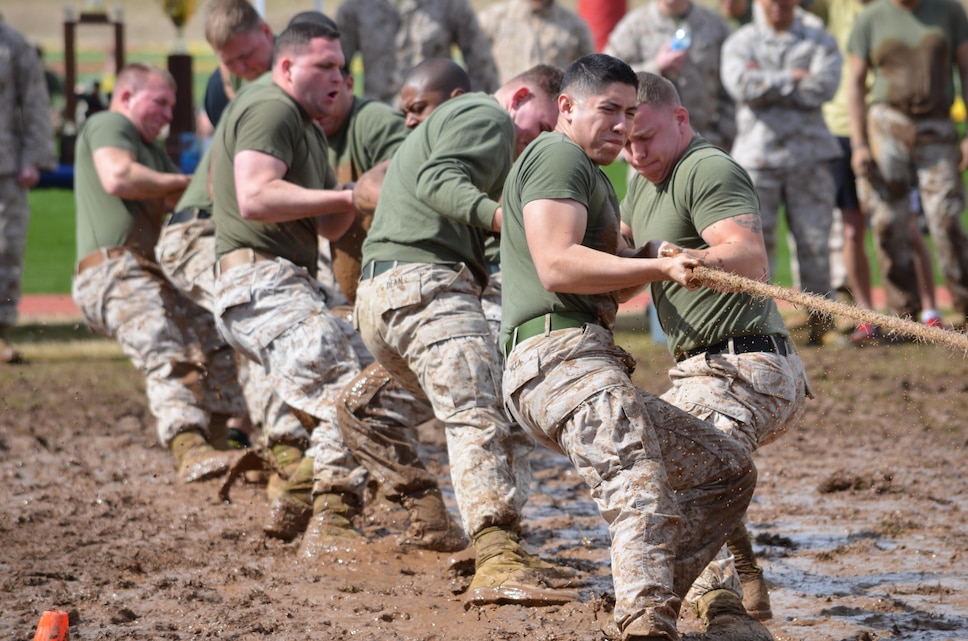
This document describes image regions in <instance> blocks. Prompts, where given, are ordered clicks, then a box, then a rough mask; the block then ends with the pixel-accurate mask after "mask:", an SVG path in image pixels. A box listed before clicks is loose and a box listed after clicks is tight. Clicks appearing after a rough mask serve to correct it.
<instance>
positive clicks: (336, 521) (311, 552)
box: [299, 493, 366, 559]
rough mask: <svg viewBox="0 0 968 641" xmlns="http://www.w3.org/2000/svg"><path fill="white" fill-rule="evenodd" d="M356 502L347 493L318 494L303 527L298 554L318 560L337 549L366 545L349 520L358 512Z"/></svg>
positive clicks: (356, 499)
mask: <svg viewBox="0 0 968 641" xmlns="http://www.w3.org/2000/svg"><path fill="white" fill-rule="evenodd" d="M360 507H361V506H360V501H359V499H358V498H357V497H356V496H354V495H352V494H347V493H342V494H338V493H333V494H320V495H318V496H317V497H316V498H315V499H313V518H312V520H311V521H310V522H309V526H308V527H307V528H306V535H305V536H304V537H303V542H302V546H301V547H300V549H299V555H300V556H302V557H304V558H307V559H315V558H320V557H322V556H323V555H324V554H330V553H332V552H335V551H337V550H340V549H343V548H346V547H353V546H355V545H358V544H360V543H365V542H366V537H364V536H363V534H362V533H361V532H360V531H359V530H357V529H356V528H355V527H353V517H354V516H356V515H358V514H359V513H360Z"/></svg>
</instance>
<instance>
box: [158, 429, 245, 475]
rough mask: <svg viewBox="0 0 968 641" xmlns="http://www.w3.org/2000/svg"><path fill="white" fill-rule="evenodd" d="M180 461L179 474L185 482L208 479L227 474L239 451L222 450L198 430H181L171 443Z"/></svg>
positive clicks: (172, 451)
mask: <svg viewBox="0 0 968 641" xmlns="http://www.w3.org/2000/svg"><path fill="white" fill-rule="evenodd" d="M169 448H170V449H171V453H172V454H174V455H175V461H177V463H178V476H179V478H181V480H182V481H184V482H185V483H193V482H195V481H207V480H209V479H213V478H216V477H219V476H222V475H224V474H226V473H227V472H228V471H229V468H230V467H231V466H232V463H233V461H234V460H235V459H236V458H238V453H237V452H222V451H219V450H216V449H215V448H214V447H212V446H211V445H210V444H209V443H208V441H207V440H205V437H204V436H202V433H201V432H199V431H197V430H187V431H184V432H179V433H178V434H177V435H176V436H175V438H173V439H172V441H171V444H170V445H169Z"/></svg>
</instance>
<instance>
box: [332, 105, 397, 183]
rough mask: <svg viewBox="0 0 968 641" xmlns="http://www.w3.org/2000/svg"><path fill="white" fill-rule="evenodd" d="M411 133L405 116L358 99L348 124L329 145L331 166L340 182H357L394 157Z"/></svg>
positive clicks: (335, 134) (334, 136)
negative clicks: (362, 176)
mask: <svg viewBox="0 0 968 641" xmlns="http://www.w3.org/2000/svg"><path fill="white" fill-rule="evenodd" d="M407 133H409V130H408V129H407V126H406V124H405V120H404V118H403V113H402V112H401V111H400V110H398V109H393V108H392V107H390V106H389V105H387V104H384V103H382V102H378V101H376V100H367V99H364V98H359V97H354V98H353V106H352V108H351V109H350V113H349V115H348V116H347V118H346V122H344V123H343V126H342V127H340V128H339V130H338V131H336V132H335V133H334V134H333V135H331V136H327V140H328V142H329V164H330V165H331V166H332V167H333V171H334V172H335V173H336V179H337V180H338V181H339V182H340V183H341V184H345V183H348V182H353V181H355V180H356V179H358V178H359V177H360V176H361V175H363V174H364V173H366V172H368V171H369V170H371V169H373V167H375V166H376V165H379V164H380V163H381V162H383V161H384V160H387V159H389V158H390V157H391V156H393V153H394V152H395V151H396V150H397V147H399V146H400V144H401V143H402V142H403V141H404V139H405V138H406V137H407Z"/></svg>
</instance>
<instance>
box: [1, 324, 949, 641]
mask: <svg viewBox="0 0 968 641" xmlns="http://www.w3.org/2000/svg"><path fill="white" fill-rule="evenodd" d="M15 337H16V338H18V339H19V340H20V341H21V344H22V345H24V348H25V351H26V352H27V355H28V357H30V359H31V363H30V364H28V365H24V366H19V367H16V368H4V369H2V370H0V483H2V487H3V492H2V494H0V638H2V639H13V640H21V639H23V640H29V639H31V638H33V632H34V629H35V627H36V625H37V622H38V620H39V618H40V615H41V613H42V612H43V611H44V610H47V609H55V608H56V609H62V610H66V611H68V612H69V613H70V617H71V638H72V639H75V640H76V639H98V640H102V639H103V640H112V641H113V640H116V639H136V640H137V639H172V640H175V639H179V640H181V639H272V640H283V639H285V640H288V639H327V640H330V639H332V640H350V639H354V640H359V641H375V640H385V639H401V640H408V641H409V640H421V641H431V640H438V639H440V640H442V639H464V640H468V641H484V640H488V641H490V640H494V639H498V640H505V639H506V640H512V639H534V640H537V641H592V640H598V639H603V638H604V636H603V633H602V628H603V627H604V625H605V623H606V620H607V617H608V614H609V611H610V609H611V603H612V601H611V595H612V590H611V580H610V578H609V568H608V553H607V548H608V538H607V531H606V529H605V527H604V525H603V522H602V521H601V519H600V518H599V517H598V515H597V514H596V511H595V508H594V506H593V504H592V502H591V501H590V499H589V495H588V492H587V490H586V489H585V487H583V485H582V483H581V481H580V480H579V479H578V478H577V476H576V475H575V474H574V473H573V472H572V471H571V469H570V467H569V465H568V463H567V462H566V461H565V460H564V459H563V458H561V457H560V456H557V455H554V454H552V453H550V452H548V451H546V450H542V449H538V450H537V451H536V453H535V455H534V457H533V464H534V471H535V485H534V487H533V492H532V499H531V501H530V503H529V505H528V507H527V512H526V515H527V521H526V522H527V527H528V530H527V533H526V542H527V544H528V545H529V546H530V547H531V548H533V549H535V550H538V551H540V552H541V554H542V555H544V556H545V557H548V558H551V559H555V560H557V561H558V562H560V563H562V564H567V565H570V566H572V567H574V568H577V569H578V570H580V571H581V572H582V574H583V576H584V578H585V583H584V585H583V587H582V589H581V601H580V602H578V603H575V604H571V605H566V606H560V607H551V608H521V607H516V606H504V607H488V608H484V609H472V610H470V611H465V610H464V608H463V607H462V605H461V602H460V592H461V591H462V590H463V589H464V588H465V587H466V584H467V582H468V580H469V578H468V577H467V576H466V574H461V572H460V571H459V570H454V569H452V565H453V564H452V561H453V560H454V557H455V555H447V554H435V553H414V552H406V553H405V552H403V551H402V550H400V549H399V548H397V547H396V544H395V534H396V533H397V532H398V531H399V529H400V527H401V523H400V521H401V516H402V514H401V513H400V512H399V511H397V510H395V509H393V508H392V507H390V506H388V505H386V504H385V503H377V504H375V505H371V506H370V507H368V509H367V511H366V514H365V518H364V519H363V520H362V521H361V522H360V525H361V526H362V527H363V528H364V529H365V531H366V532H367V534H368V535H369V536H370V537H371V539H372V542H371V543H370V544H369V545H367V546H366V547H365V548H364V549H360V550H355V551H348V552H339V553H334V554H333V555H332V556H331V557H329V558H324V559H321V560H317V561H314V562H305V561H302V560H300V559H299V558H298V556H297V550H298V545H299V541H298V540H297V541H295V542H293V543H290V544H283V543H280V542H278V541H274V540H267V539H265V538H264V537H263V535H262V524H263V521H264V520H265V517H266V513H267V505H266V500H265V498H264V493H263V492H262V491H261V490H260V489H258V488H256V487H254V486H241V487H236V488H235V489H234V492H233V495H232V498H233V502H232V503H231V504H222V503H220V502H219V500H218V497H217V484H216V483H203V484H198V485H183V484H181V483H180V482H179V481H178V479H177V477H176V474H175V470H174V467H173V464H172V458H171V456H170V454H169V453H168V452H167V451H165V450H163V449H162V448H161V447H159V445H158V443H157V442H156V439H155V437H154V428H153V424H152V420H151V417H150V415H149V414H148V412H147V409H146V406H145V399H144V397H143V384H142V381H141V377H140V375H138V374H137V373H136V372H135V371H134V370H133V369H132V367H131V366H130V365H129V364H128V363H127V362H126V361H125V360H124V359H123V358H122V357H120V355H119V353H118V352H117V350H116V349H115V348H114V347H113V346H112V345H110V344H108V343H105V342H103V341H100V340H98V339H93V338H91V337H88V336H87V335H86V333H85V332H84V331H83V330H75V329H73V328H72V327H71V326H70V325H69V324H68V325H64V326H29V325H28V326H22V327H20V328H19V329H18V334H17V335H15ZM646 337H647V333H645V332H644V331H641V330H639V331H638V332H635V333H622V334H621V335H620V338H621V342H622V343H623V344H625V345H628V346H629V347H630V348H631V349H632V350H633V351H634V353H635V354H636V355H637V356H638V358H639V362H640V367H639V372H638V373H637V376H638V380H639V382H640V384H642V385H643V386H644V387H646V388H647V389H650V390H652V391H654V392H661V391H662V390H664V389H665V387H666V386H667V379H666V376H665V371H666V369H667V368H668V366H669V364H670V358H669V356H668V355H667V354H666V353H665V351H664V349H663V348H659V347H655V346H653V345H651V343H650V342H649V341H648V339H647V338H646ZM798 339H799V340H803V337H802V336H798ZM35 340H36V341H38V342H31V341H35ZM801 351H802V353H803V357H804V360H805V362H806V364H807V366H808V370H809V373H810V377H811V381H812V384H813V389H814V391H815V393H816V397H817V398H816V399H815V400H813V401H812V402H811V403H810V404H809V408H808V410H807V415H806V420H805V422H804V424H803V425H802V426H801V427H800V428H799V429H798V430H796V431H795V432H793V433H790V434H788V435H787V436H785V437H784V438H783V439H781V440H780V441H778V442H776V443H774V444H773V445H770V446H768V447H766V448H764V449H763V450H761V451H760V452H759V453H758V455H757V459H756V462H757V466H758V468H759V473H760V482H759V488H758V490H757V494H756V497H755V499H754V503H753V505H752V506H751V508H750V512H749V517H750V521H751V523H750V529H751V531H752V532H753V534H754V535H755V537H756V545H755V548H756V549H757V551H758V552H759V553H760V554H761V555H762V563H763V565H764V567H765V570H766V575H767V577H768V581H769V583H770V585H771V588H772V594H771V596H772V600H773V610H774V613H775V618H774V619H773V620H771V621H769V622H768V627H769V628H770V630H771V631H772V632H773V634H774V636H775V637H776V638H777V639H778V640H780V639H784V640H786V639H788V640H794V639H796V640H809V641H826V640H835V641H841V640H848V639H850V640H858V641H870V640H873V639H909V640H912V641H947V640H955V639H959V640H966V639H968V464H966V459H968V361H966V358H965V356H964V355H963V354H953V353H951V352H949V351H947V350H945V349H942V348H939V347H933V346H924V345H914V344H904V345H891V346H878V347H869V348H864V349H857V348H853V347H849V346H842V345H837V344H832V345H828V346H826V347H824V348H822V349H808V348H806V347H803V348H802V349H801ZM425 454H426V456H427V457H428V458H429V459H431V460H432V461H433V464H434V465H435V466H436V469H439V470H440V473H441V478H442V479H446V471H447V467H446V454H445V450H444V448H443V447H442V445H441V442H440V441H439V438H435V437H434V436H433V435H432V434H431V435H429V437H428V438H427V443H426V445H425ZM447 489H448V490H449V486H448V488H447ZM447 500H448V501H449V504H450V506H451V508H452V510H454V509H455V508H454V504H453V496H452V494H448V495H447ZM455 513H456V512H455ZM456 556H457V557H460V556H461V555H456ZM466 556H467V555H466V554H465V555H464V556H463V558H466ZM456 567H457V568H460V564H457V566H456ZM680 628H681V629H682V630H685V631H689V630H696V629H697V627H696V621H695V619H694V618H693V616H692V615H691V613H690V612H689V611H688V609H686V608H684V611H683V619H682V621H681V625H680Z"/></svg>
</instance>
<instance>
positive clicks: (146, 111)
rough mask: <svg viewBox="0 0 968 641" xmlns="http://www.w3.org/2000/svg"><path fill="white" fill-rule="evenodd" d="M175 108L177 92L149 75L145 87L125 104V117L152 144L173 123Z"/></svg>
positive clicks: (132, 94)
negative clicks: (166, 126)
mask: <svg viewBox="0 0 968 641" xmlns="http://www.w3.org/2000/svg"><path fill="white" fill-rule="evenodd" d="M174 108H175V90H174V89H172V88H171V87H170V86H169V85H168V83H167V82H165V81H164V80H163V79H162V78H159V77H158V76H155V75H149V76H148V78H147V80H146V82H145V84H144V86H142V87H141V88H140V89H137V90H136V91H134V92H132V93H131V95H130V96H129V97H128V98H127V100H125V101H124V103H123V109H124V112H125V115H126V116H127V117H128V119H129V120H131V122H133V123H134V126H135V127H136V128H137V129H138V132H139V133H140V134H141V138H142V139H143V140H144V141H145V142H152V141H153V140H155V139H156V138H157V137H158V134H160V133H161V130H162V129H164V128H165V125H167V124H168V123H170V122H171V118H172V112H173V110H174Z"/></svg>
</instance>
